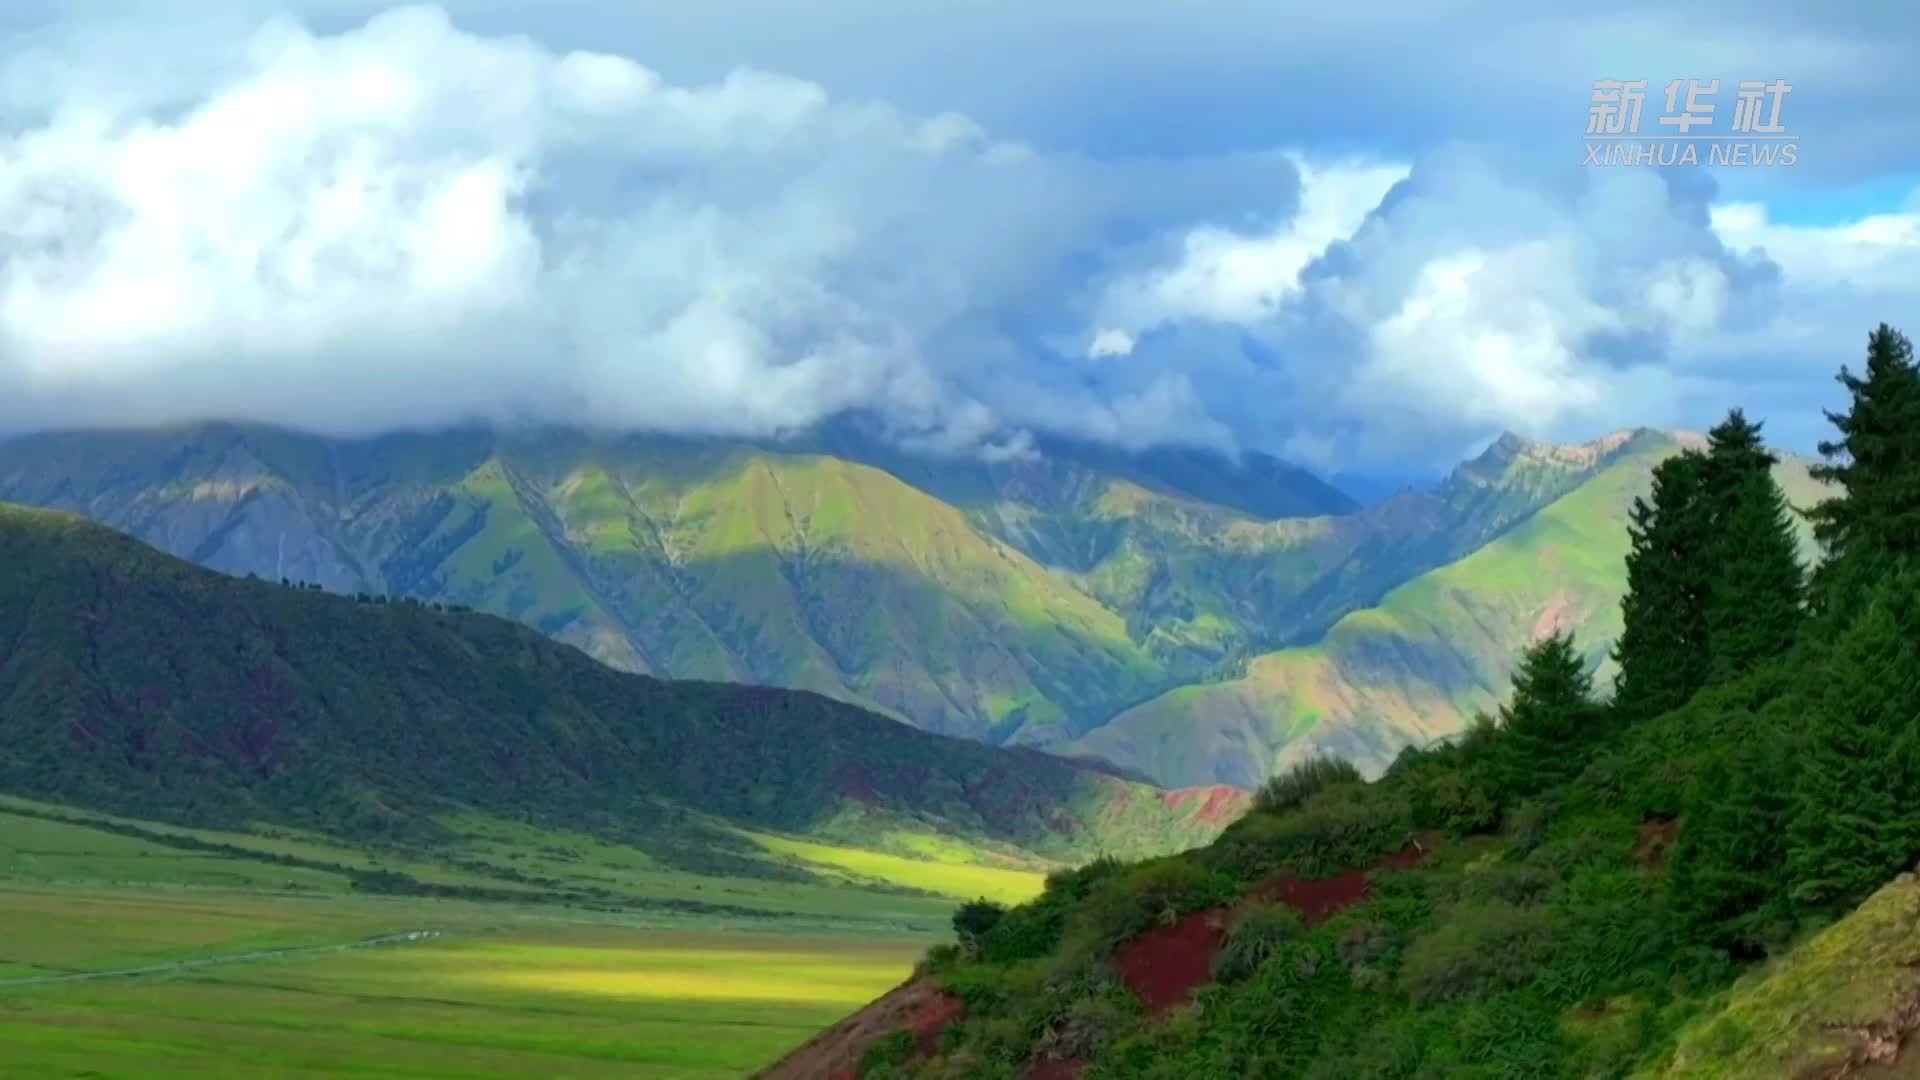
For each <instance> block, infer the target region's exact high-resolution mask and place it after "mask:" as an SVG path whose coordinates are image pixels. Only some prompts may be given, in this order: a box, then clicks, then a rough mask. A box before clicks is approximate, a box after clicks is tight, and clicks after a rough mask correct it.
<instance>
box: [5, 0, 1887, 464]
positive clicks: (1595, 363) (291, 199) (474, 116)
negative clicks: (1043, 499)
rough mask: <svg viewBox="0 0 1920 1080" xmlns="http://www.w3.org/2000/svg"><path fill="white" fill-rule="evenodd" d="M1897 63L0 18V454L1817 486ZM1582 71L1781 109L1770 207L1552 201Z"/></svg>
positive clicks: (520, 15)
mask: <svg viewBox="0 0 1920 1080" xmlns="http://www.w3.org/2000/svg"><path fill="white" fill-rule="evenodd" d="M1914 55H1920V20H1916V19H1915V18H1914V17H1913V15H1912V12H1911V10H1910V7H1909V6H1908V5H1905V4H1902V3H1898V2H1895V0H1887V2H1883V3H1862V2H1855V3H1845V2H1840V3H1827V4H1822V5H1817V6H1814V7H1809V6H1808V5H1798V4H1788V3H1783V2H1776V0H1759V2H1748V3H1734V2H1731V0H1727V2H1723V0H1701V2H1695V3H1651V2H1641V0H1626V2H1622V3H1610V4H1606V5H1595V6H1592V7H1585V6H1580V7H1576V6H1573V5H1564V4H1563V5H1542V4H1538V3H1530V4H1529V3H1519V2H1507V0H1487V2H1475V3H1464V2H1455V3H1430V4H1423V5H1411V4H1406V3H1403V2H1397V0H1396V2H1387V0H1349V2H1346V3H1342V4H1338V5H1325V4H1319V5H1313V6H1307V5H1299V4H1287V3H1276V2H1272V0H1265V2H1256V0H1198V2H1196V3H1193V4H1185V5H1172V4H1164V3H1144V2H1133V0H1110V2H1093V0H1057V2H1055V3H1052V4H1046V5H1034V4H1031V3H1024V2H1022V3H1016V2H1012V0H975V2H972V3H967V4H959V3H939V4H933V3H929V4H902V3H898V2H886V3H883V2H880V0H842V2H839V3H815V4H796V3H791V2H774V0H707V2H703V3H700V4H686V3H671V4H669V3H655V2H641V3H631V4H608V3H590V2H587V0H547V2H545V3H541V4H537V5H535V4H527V3H520V2H508V0H471V2H468V3H457V4H451V5H447V6H443V7H437V8H436V7H397V8H396V7H391V6H389V5H385V4H378V3H367V2H363V0H305V2H297V0H296V2H292V3H271V2H262V0H195V2H192V3H189V2H187V0H180V2H177V3H175V2H170V3H150V4H140V5H135V4H128V3H119V2H113V3H108V2H106V0H77V2H67V3H54V2H51V0H15V2H14V3H13V4H11V5H9V6H7V7H6V8H4V9H0V428H9V429H19V428H26V427H40V426H49V425H60V426H64V425H121V424H149V423H171V422H177V421H182V420H192V419H203V418H210V417H227V418H243V419H253V420H262V421H269V422H278V423H288V424H295V425H300V426H304V427H310V428H315V429H319V430H326V431H334V432H342V433H356V432H369V431H377V430H385V429H391V428H395V427H422V426H432V425H436V424H444V423H450V422H458V421H467V420H473V419H491V420H498V421H517V420H533V421H543V422H564V423H585V424H593V425H602V426H609V427H617V428H640V429H650V430H672V431H685V432H710V433H718V434H754V435H764V434H768V433H774V432H779V431H783V430H791V429H795V428H800V427H804V426H806V425H807V424H810V423H813V422H815V421H817V420H819V419H821V418H823V417H826V416H830V415H832V414H834V413H836V412H839V411H842V410H846V409H855V408H858V409H865V410H870V411H872V412H873V413H875V414H877V415H879V416H882V417H883V418H885V419H886V420H887V421H888V422H889V424H890V425H891V427H892V428H893V430H894V433H895V435H896V437H897V438H899V439H900V440H901V441H902V442H905V443H908V444H910V445H915V446H920V447H924V448H926V449H927V450H929V451H935V452H958V453H970V454H985V455H988V456H1005V455H1014V454H1021V453H1026V452H1030V451H1029V450H1028V443H1027V440H1028V437H1029V435H1030V434H1031V433H1032V432H1036V431H1050V432H1060V433H1065V434H1071V435H1077V436H1081V437H1086V438H1093V439H1099V440H1104V441H1108V442H1113V443H1116V444H1120V445H1132V446H1140V445H1150V444H1155V443H1167V442H1185V443H1202V444H1209V445H1218V446H1222V447H1257V448H1260V449H1264V450H1268V451H1272V452H1275V453H1279V454H1281V455H1283V456H1286V457H1290V458H1293V459H1295V460H1298V461H1301V462H1303V463H1305V464H1309V465H1313V466H1317V467H1320V468H1323V469H1329V470H1362V471H1364V470H1383V469H1384V470H1395V469H1406V470H1414V471H1425V470H1429V469H1431V468H1433V467H1434V466H1435V465H1436V464H1437V463H1443V462H1447V461H1451V460H1453V459H1454V458H1457V457H1459V456H1461V455H1462V454H1464V453H1466V452H1467V451H1468V450H1469V449H1470V448H1472V447H1473V446H1476V445H1479V444H1482V443H1484V442H1485V441H1486V440H1487V439H1488V438H1490V437H1492V435H1494V434H1496V433H1497V432H1499V431H1500V430H1503V429H1512V430H1516V431H1519V432H1521V433H1522V434H1526V435H1530V436H1534V437H1538V438H1544V439H1556V440H1572V439H1584V438H1591V437H1594V436H1597V435H1599V434H1602V433H1604V432H1606V431H1608V430H1611V429H1614V428H1618V427H1623V426H1634V425H1640V424H1652V425H1664V426H1690V427H1701V426H1705V425H1706V424H1708V423H1710V422H1711V421H1712V420H1713V419H1714V418H1715V417H1716V416H1717V415H1718V414H1719V413H1721V412H1723V411H1724V410H1725V409H1726V408H1727V407H1729V406H1734V405H1740V406H1744V407H1745V408H1747V409H1748V410H1749V412H1751V413H1756V414H1759V415H1761V416H1763V417H1766V418H1767V420H1768V423H1769V430H1770V431H1771V432H1773V433H1774V434H1775V435H1776V437H1777V438H1778V439H1779V440H1780V441H1781V442H1783V443H1784V444H1786V445H1788V446H1791V447H1794V448H1796V449H1810V448H1811V446H1812V444H1813V442H1814V441H1815V440H1816V439H1817V438H1818V437H1819V436H1820V435H1821V433H1822V432H1821V421H1820V418H1819V415H1818V408H1819V406H1821V405H1830V404H1833V394H1834V386H1833V382H1832V376H1833V373H1834V371H1835V370H1836V369H1837V367H1838V366H1839V364H1841V363H1843V362H1856V363H1857V361H1858V357H1859V355H1860V353H1861V350H1862V346H1863V344H1864V340H1865V336H1866V333H1867V332H1868V330H1870V329H1871V328H1872V326H1873V325H1874V324H1875V323H1877V322H1879V321H1881V320H1885V321H1889V322H1893V323H1894V324H1896V325H1902V323H1903V320H1905V321H1906V322H1908V323H1911V324H1912V325H1911V326H1910V327H1909V329H1910V330H1913V331H1915V332H1920V318H1915V315H1914V313H1915V309H1916V300H1920V196H1917V195H1916V192H1917V191H1920V108H1916V106H1920V69H1916V67H1915V66H1914V65H1913V64H1912V62H1911V58H1912V57H1913V56H1914ZM1599 78H1627V79H1632V78H1645V79H1647V80H1649V82H1650V84H1651V89H1650V91H1649V94H1648V113H1647V116H1648V120H1647V121H1646V122H1645V124H1644V126H1645V127H1646V128H1652V127H1653V126H1654V125H1653V122H1652V120H1651V117H1652V116H1654V115H1657V112H1658V106H1659V105H1660V101H1659V98H1660V96H1661V95H1660V88H1661V87H1662V86H1663V85H1664V83H1665V82H1666V81H1667V80H1668V79H1672V78H1700V79H1708V78H1718V79H1720V80H1722V89H1723V94H1722V96H1721V97H1720V99H1719V101H1720V106H1719V107H1720V109H1721V111H1722V113H1724V112H1725V111H1726V110H1728V109H1730V107H1731V105H1730V102H1731V98H1732V93H1731V90H1732V83H1734V82H1736V81H1739V80H1742V79H1765V80H1771V79H1774V78H1784V79H1786V80H1788V81H1789V82H1790V83H1792V84H1793V85H1794V90H1793V91H1792V93H1791V95H1790V96H1789V98H1788V99H1787V102H1786V104H1785V108H1784V110H1783V119H1784V120H1785V122H1786V123H1787V124H1788V126H1789V127H1790V129H1791V130H1792V131H1793V132H1795V133H1796V134H1798V135H1799V137H1800V142H1799V152H1800V160H1799V162H1798V164H1797V165H1796V166H1794V167H1793V168H1748V169H1717V170H1707V169H1673V170H1661V169H1621V168H1615V169H1592V168H1582V167H1581V161H1582V158H1583V151H1582V135H1583V132H1584V124H1585V120H1586V114H1587V108H1588V103H1589V93H1590V88H1591V84H1592V81H1593V80H1595V79H1599Z"/></svg>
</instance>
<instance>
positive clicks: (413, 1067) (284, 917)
mask: <svg viewBox="0 0 1920 1080" xmlns="http://www.w3.org/2000/svg"><path fill="white" fill-rule="evenodd" d="M0 923H4V924H5V925H6V927H7V929H8V933H7V935H6V943H5V945H4V946H0V948H4V950H5V952H6V955H5V957H4V966H0V1074H4V1075H8V1076H36V1077H39V1076H45V1077H62V1076H73V1077H78V1076H90V1077H141V1078H146V1077H188V1076H192V1077H200V1078H206V1077H223V1076H235V1077H269V1076H349V1075H351V1076H362V1077H365V1076H379V1077H443V1076H444V1077H493V1076H499V1077H505V1076H543V1077H557V1076H572V1077H598V1076H608V1077H611V1076H622V1077H640V1078H650V1077H660V1078H665V1077H673V1078H677V1080H679V1078H684V1080H693V1078H707V1077H714V1078H718V1077H735V1076H741V1075H745V1074H746V1073H748V1072H750V1071H752V1070H753V1069H755V1068H757V1067H759V1066H761V1065H764V1064H766V1063H767V1062H769V1061H772V1060H773V1059H775V1058H777V1057H778V1056H779V1055H780V1054H781V1053H783V1052H784V1051H785V1050H787V1049H790V1048H791V1047H793V1046H795V1045H798V1044H799V1043H801V1042H803V1041H805V1039H806V1038H807V1037H808V1036H810V1035H811V1034H812V1033H813V1032H814V1031H816V1030H818V1029H819V1028H821V1027H823V1026H825V1025H826V1024H828V1023H831V1022H832V1021H833V1020H835V1019H837V1018H838V1017H839V1016H841V1015H844V1014H845V1013H846V1012H848V1011H850V1010H852V1009H853V1008H855V1007H857V1006H858V1005H859V1004H860V1003H861V1002H864V1001H866V1000H867V999H869V998H871V997H873V996H875V995H877V994H879V993H881V992H883V991H884V990H886V989H887V988H888V987H890V986H892V985H894V984H895V983H897V982H898V981H899V980H900V979H901V978H903V977H904V976H905V974H906V973H907V971H908V969H909V968H910V967H911V965H912V963H913V960H914V958H915V957H916V956H917V955H918V953H919V952H920V951H921V949H923V948H924V945H925V941H924V940H923V939H920V938H916V937H914V936H911V935H904V934H902V935H894V934H885V933H880V934H876V933H871V932H868V933H863V934H860V935H858V936H854V935H852V934H849V933H844V932H843V933H840V934H826V933H820V932H814V933H781V934H774V933H752V932H746V931H742V930H738V929H727V928H725V927H722V926H719V925H711V926H705V925H699V924H697V923H694V924H688V925H683V926H673V927H669V926H661V925H655V924H648V923H646V922H644V921H634V920H631V919H629V918H627V917H624V916H620V915H610V914H607V915H597V916H596V915H588V914H580V913H573V914H566V913H560V912H555V911H551V910H546V909H540V908H512V907H503V906H501V905H490V904H475V903H468V902H461V901H433V900H419V899H369V898H357V897H275V896H260V895H247V894H244V893H236V892H231V891H209V890H196V889H185V888H177V889H172V890H169V889H164V888H157V889H151V890H147V891H143V892H133V891H128V890H83V889H75V888H48V887H44V886H36V887H11V888H6V887H0ZM394 932H430V933H431V935H432V936H423V937H421V938H419V939H417V940H414V941H403V942H400V943H394V944H383V945H371V946H366V947H357V948H356V947H334V946H350V945H351V944H352V943H354V942H359V941H364V940H366V939H367V938H370V937H375V936H378V935H383V934H390V933H394ZM289 948H291V949H305V950H306V951H294V952H285V953H278V954H268V955H258V954H259V953H260V951H261V950H263V949H289ZM222 956H241V957H246V958H245V959H240V960H236V961H235V962H232V963H225V964H219V965H217V966H199V967H188V968H183V969H180V970H178V971H174V972H158V973H150V974H145V975H134V976H118V975H112V974H106V975H102V977H99V978H95V979H87V980H79V981H65V982H52V983H49V982H37V981H27V982H23V981H21V980H34V979H38V978H45V977H46V976H48V975H60V974H72V973H76V972H91V973H110V972H114V971H117V970H119V969H123V968H126V967H151V966H153V965H156V964H165V963H167V962H169V960H178V961H189V960H204V959H205V958H208V957H222ZM9 984H11V985H9Z"/></svg>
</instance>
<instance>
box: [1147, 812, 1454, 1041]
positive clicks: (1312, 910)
mask: <svg viewBox="0 0 1920 1080" xmlns="http://www.w3.org/2000/svg"><path fill="white" fill-rule="evenodd" d="M1425 856H1426V849H1425V848H1424V847H1423V846H1422V845H1421V844H1419V843H1417V842H1416V843H1412V844H1408V845H1407V846H1406V847H1404V848H1401V849H1400V850H1399V851H1396V852H1394V853H1393V854H1391V855H1387V856H1384V857H1382V858H1380V859H1377V860H1375V861H1374V863H1373V866H1372V867H1370V868H1360V867H1355V868H1353V869H1350V870H1346V871H1343V872H1341V873H1339V874H1335V875H1334V876H1333V877H1330V878H1316V879H1308V878H1302V877H1299V876H1298V875H1295V874H1281V875H1280V876H1278V877H1275V878H1271V879H1269V880H1267V881H1266V882H1264V883H1262V884H1261V885H1259V886H1257V887H1256V888H1255V889H1254V890H1253V892H1252V893H1251V894H1250V896H1249V899H1260V900H1278V901H1279V902H1281V903H1283V904H1286V905H1287V906H1288V907H1291V908H1293V909H1294V910H1295V911H1298V912H1299V913H1300V917H1301V918H1302V919H1304V920H1305V921H1306V923H1307V925H1309V926H1315V925H1318V924H1320V923H1323V922H1326V921H1327V920H1328V919H1331V918H1333V917H1334V916H1335V915H1337V914H1339V913H1340V912H1342V911H1345V910H1346V909H1347V908H1350V907H1352V906H1353V905H1355V904H1358V903H1360V902H1361V901H1363V900H1365V899H1366V898H1367V894H1368V891H1369V885H1368V877H1367V875H1368V874H1369V872H1370V871H1371V870H1377V869H1382V868H1392V869H1404V868H1406V867H1409V866H1412V865H1414V864H1415V863H1417V862H1419V861H1420V860H1421V859H1422V858H1424V857H1425ZM1244 902H1245V901H1242V903H1244ZM1229 917H1230V912H1229V911H1227V910H1226V909H1224V908H1215V909H1212V910H1209V911H1199V912H1195V913H1194V914H1192V915H1189V916H1187V917H1186V918H1184V919H1182V920H1180V921H1179V922H1177V923H1175V924H1173V925H1172V926H1156V927H1154V928H1153V929H1151V930H1149V931H1147V932H1146V933H1144V934H1141V935H1140V936H1139V937H1137V938H1134V939H1133V940H1132V941H1129V942H1127V943H1126V944H1124V945H1122V946H1120V948H1119V949H1118V950H1116V951H1115V952H1114V956H1113V966H1114V967H1115V968H1116V969H1117V970H1118V971H1119V972H1120V978H1121V980H1122V981H1124V982H1125V983H1126V984H1127V988H1128V989H1130V990H1132V991H1133V992H1134V993H1135V994H1136V995H1138V996H1139V998H1140V1001H1141V1003H1142V1004H1144V1005H1145V1006H1146V1007H1147V1011H1148V1012H1149V1013H1160V1012H1165V1011H1166V1010H1168V1009H1170V1008H1172V1007H1174V1006H1175V1005H1183V1004H1185V1003H1186V1001H1187V999H1188V997H1189V996H1190V995H1191V994H1192V993H1193V991H1194V990H1196V989H1198V988H1199V987H1201V986H1204V985H1206V984H1207V983H1209V982H1212V981H1213V957H1214V954H1215V953H1218V952H1219V951H1220V946H1221V945H1222V944H1224V943H1225V942H1226V928H1227V923H1228V921H1229Z"/></svg>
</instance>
